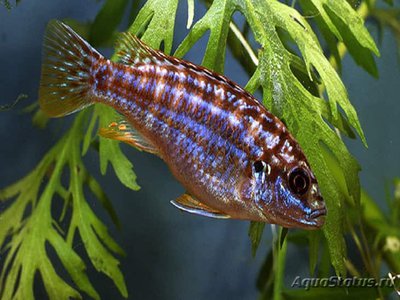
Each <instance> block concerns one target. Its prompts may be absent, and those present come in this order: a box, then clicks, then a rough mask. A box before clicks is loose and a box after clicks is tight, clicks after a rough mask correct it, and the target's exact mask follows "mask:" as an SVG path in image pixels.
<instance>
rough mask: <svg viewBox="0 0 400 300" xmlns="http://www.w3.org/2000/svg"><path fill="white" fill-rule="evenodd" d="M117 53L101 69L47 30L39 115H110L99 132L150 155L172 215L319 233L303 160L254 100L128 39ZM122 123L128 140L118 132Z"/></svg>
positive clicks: (315, 194)
mask: <svg viewBox="0 0 400 300" xmlns="http://www.w3.org/2000/svg"><path fill="white" fill-rule="evenodd" d="M65 40H69V42H68V43H66V42H65ZM118 47H119V50H118V52H117V53H118V55H119V61H118V62H111V61H110V60H108V59H106V58H104V57H103V56H101V55H100V54H99V53H98V52H97V51H96V50H95V49H93V48H92V47H91V46H90V45H89V44H88V43H86V42H85V41H84V40H83V39H81V38H80V37H79V36H78V35H77V34H76V33H74V32H73V31H72V30H71V29H70V28H69V27H68V26H66V25H64V24H62V23H60V22H57V21H56V22H54V23H52V24H50V25H49V27H48V30H47V32H46V39H45V46H44V50H45V55H44V57H45V60H44V63H43V71H42V80H41V90H40V92H39V97H40V99H41V100H40V103H41V107H42V109H43V110H44V111H46V112H47V113H48V114H49V115H52V116H61V115H65V114H68V113H71V112H74V111H76V110H79V109H82V108H83V107H85V106H88V105H90V104H92V103H94V102H101V103H103V104H106V105H109V106H112V107H113V108H114V109H115V110H117V111H118V112H120V113H121V114H122V115H123V116H124V120H123V122H125V123H121V124H122V125H123V126H122V127H121V128H122V129H120V127H118V128H115V125H112V124H113V123H112V124H110V126H114V127H113V128H114V129H109V130H108V131H107V130H106V129H104V131H101V132H100V133H102V132H103V134H104V136H107V137H109V138H115V139H118V140H122V141H126V142H128V143H130V144H132V145H134V146H136V147H138V148H140V149H143V150H145V151H149V152H152V153H156V154H158V156H160V157H161V158H162V159H163V160H164V161H165V162H166V163H167V165H168V166H169V168H170V169H171V172H172V173H173V175H174V176H175V177H176V178H177V179H178V180H179V181H180V182H181V183H182V185H183V186H184V187H185V188H186V189H187V192H188V194H187V195H186V196H185V197H183V198H179V199H177V202H175V203H176V204H174V205H177V206H178V207H179V208H181V209H184V210H186V211H189V212H194V213H198V214H202V215H206V216H215V217H221V216H224V217H231V218H238V219H248V220H254V221H264V222H270V223H276V224H280V225H282V226H286V227H302V228H307V229H313V228H318V227H320V226H322V224H323V221H324V218H323V217H324V215H325V214H326V208H325V205H324V202H323V199H322V197H321V195H320V192H319V189H318V184H317V181H316V179H315V176H314V174H313V173H312V171H311V168H310V166H309V164H308V162H307V159H306V157H305V155H304V153H303V152H302V150H301V148H300V146H299V144H298V143H297V142H296V140H295V139H294V138H293V136H292V135H291V134H290V133H289V132H288V130H287V129H286V126H285V125H284V124H283V123H282V122H281V121H280V120H279V119H278V118H277V117H275V116H274V115H273V114H271V113H270V112H269V111H268V110H266V108H265V107H264V106H263V105H262V104H260V103H259V102H258V101H257V99H255V98H254V97H253V96H252V95H251V94H249V93H248V92H247V91H245V90H244V89H242V88H241V87H239V86H238V85H237V84H235V83H234V82H232V81H230V80H229V79H227V78H226V77H224V76H222V75H219V74H216V73H214V72H212V71H210V70H208V69H206V68H203V67H201V66H197V65H194V64H192V63H190V62H187V61H184V60H180V59H178V58H174V57H170V56H167V55H165V54H163V53H162V52H160V51H156V50H153V49H151V48H149V47H147V46H146V45H144V44H143V43H142V42H141V41H140V40H138V39H137V38H136V37H134V36H132V35H130V34H125V35H124V38H123V39H122V40H121V42H120V45H119V46H118ZM118 47H117V49H118ZM70 48H72V49H70ZM47 57H48V58H47ZM80 57H81V58H80ZM53 70H56V73H57V75H56V76H54V75H53V72H54V71H53ZM61 79H64V81H62V80H61ZM66 81H68V82H66ZM61 100H63V101H64V102H63V103H64V107H62V106H61V102H60V101H61ZM59 102H60V104H57V103H59ZM115 124H117V123H115ZM125 124H128V125H129V126H130V127H132V128H133V129H132V130H134V131H135V132H137V133H134V131H132V132H131V133H129V130H131V129H129V130H128V132H125V131H124V128H126V125H125ZM185 199H186V200H185ZM185 201H186V202H185ZM188 201H189V202H188Z"/></svg>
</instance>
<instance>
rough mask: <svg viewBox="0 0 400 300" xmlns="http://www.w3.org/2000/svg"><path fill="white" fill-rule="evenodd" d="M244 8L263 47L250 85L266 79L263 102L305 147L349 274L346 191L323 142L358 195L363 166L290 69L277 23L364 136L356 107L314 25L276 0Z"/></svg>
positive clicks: (339, 260) (338, 262)
mask: <svg viewBox="0 0 400 300" xmlns="http://www.w3.org/2000/svg"><path fill="white" fill-rule="evenodd" d="M240 10H241V11H242V12H243V14H244V15H245V17H246V19H247V20H248V22H249V24H250V26H251V28H252V29H253V32H254V33H255V38H256V40H257V41H258V42H259V43H260V44H261V46H262V47H263V50H261V51H260V54H259V59H260V64H259V67H258V68H259V72H256V73H255V74H254V75H253V77H252V79H251V80H250V84H251V89H250V91H254V87H257V82H258V84H261V86H262V87H263V91H264V93H263V98H264V103H265V104H266V106H267V107H268V108H269V109H270V110H271V111H272V112H274V113H275V114H276V115H278V116H279V117H280V118H281V119H283V120H284V121H285V123H286V124H287V126H288V127H289V129H290V131H291V132H292V133H293V134H294V135H295V136H296V138H297V140H298V141H299V143H300V145H301V146H302V148H303V150H304V151H305V153H306V155H307V157H308V159H309V161H310V164H311V166H312V168H313V170H314V173H315V174H316V176H317V178H318V181H319V185H320V188H321V191H322V194H323V196H324V198H325V200H326V202H327V206H328V217H327V220H326V224H325V226H324V233H325V236H326V238H327V240H328V243H329V248H330V251H331V258H332V264H333V265H334V266H335V268H336V271H337V272H338V273H339V274H344V273H345V265H344V262H343V257H345V253H346V251H345V249H346V247H345V243H344V240H343V228H342V225H341V224H342V215H343V213H342V202H341V201H342V199H343V198H344V195H343V194H342V191H341V190H340V188H339V186H338V183H337V182H335V180H332V170H331V169H330V168H329V166H328V165H327V162H326V159H325V157H324V156H323V154H322V153H321V149H322V147H328V148H329V149H330V150H331V151H332V153H333V155H334V156H335V157H336V158H337V159H338V160H340V167H341V169H342V170H343V172H344V173H345V178H346V182H347V189H348V193H350V195H351V196H352V197H353V198H355V199H357V198H358V191H359V183H358V175H357V173H358V170H359V167H358V164H357V163H356V161H355V160H354V158H353V157H352V156H351V155H350V154H349V152H348V151H347V149H346V147H345V145H344V144H343V142H342V141H341V139H340V138H339V137H338V136H337V134H336V133H335V132H334V131H333V130H332V129H331V128H330V126H329V124H327V123H326V120H324V119H323V118H322V112H323V110H324V109H322V106H323V105H326V104H325V103H321V102H319V100H317V99H318V98H316V97H314V96H313V95H311V94H310V93H309V92H308V91H307V90H305V89H304V87H303V86H302V84H301V83H300V82H299V81H298V80H297V79H296V77H295V76H294V75H293V73H292V71H291V69H290V63H291V55H290V54H289V52H288V51H287V50H286V49H285V48H284V47H283V45H282V43H281V41H280V39H279V36H278V34H277V32H276V27H280V28H282V29H283V30H285V31H287V32H288V34H289V35H290V36H291V38H292V39H293V40H294V42H295V43H296V44H297V45H298V47H299V50H300V52H301V54H302V56H303V58H304V61H305V64H306V66H307V67H308V70H309V73H310V67H311V66H313V67H314V68H315V69H316V71H317V72H318V73H319V75H320V77H321V81H322V82H323V83H324V84H325V86H326V88H327V95H328V97H329V102H328V103H329V107H330V109H331V114H332V116H333V118H332V119H333V120H338V117H339V113H338V110H337V104H339V105H340V106H341V107H342V109H343V111H344V113H345V115H346V116H347V118H348V121H349V124H351V126H352V127H353V128H355V129H356V130H357V132H358V133H359V135H360V136H361V138H362V139H363V140H364V136H363V133H362V130H361V126H360V124H359V122H358V118H357V115H356V112H355V110H354V108H353V107H352V106H351V104H350V102H349V100H348V98H347V93H346V90H345V88H344V86H343V83H342V82H341V80H340V78H339V77H338V75H337V73H336V72H335V70H334V69H333V68H332V67H331V65H330V63H329V61H328V60H327V59H326V58H325V57H324V55H323V53H322V50H321V48H320V46H319V43H318V41H317V39H316V37H315V36H314V34H313V32H312V29H311V28H310V27H309V25H308V24H307V22H306V21H305V20H304V19H303V18H302V17H301V16H300V15H299V14H298V12H297V11H295V10H294V9H293V8H290V7H288V6H286V5H284V4H282V3H280V2H275V1H268V2H250V1H242V2H241V7H240ZM249 87H250V86H247V87H246V88H247V89H249ZM321 143H322V145H324V146H322V145H321Z"/></svg>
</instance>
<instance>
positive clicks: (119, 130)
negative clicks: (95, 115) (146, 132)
mask: <svg viewBox="0 0 400 300" xmlns="http://www.w3.org/2000/svg"><path fill="white" fill-rule="evenodd" d="M99 134H100V135H101V136H102V137H105V138H109V139H113V140H117V141H121V142H124V143H127V144H129V145H131V146H133V147H135V148H137V149H139V150H141V151H146V152H149V153H153V154H156V155H158V151H157V149H156V148H155V147H154V145H153V144H152V143H150V142H149V141H148V140H147V139H145V138H144V137H142V135H140V133H139V132H137V130H136V129H135V128H133V127H132V126H131V125H130V124H129V123H128V122H127V121H126V120H120V121H118V122H112V123H110V125H108V127H107V128H100V130H99Z"/></svg>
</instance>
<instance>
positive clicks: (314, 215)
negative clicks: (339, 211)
mask: <svg viewBox="0 0 400 300" xmlns="http://www.w3.org/2000/svg"><path fill="white" fill-rule="evenodd" d="M326 213H327V210H326V208H325V207H323V208H320V209H315V210H313V211H312V212H311V213H310V214H309V215H308V217H307V219H308V221H309V222H311V223H313V224H314V226H315V227H316V228H320V227H322V225H324V223H325V217H326Z"/></svg>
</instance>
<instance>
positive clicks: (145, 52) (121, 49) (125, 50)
mask: <svg viewBox="0 0 400 300" xmlns="http://www.w3.org/2000/svg"><path fill="white" fill-rule="evenodd" d="M115 48H116V49H117V56H118V62H119V63H123V64H126V65H135V64H138V63H150V62H152V63H155V64H158V63H159V61H160V60H164V59H165V58H166V56H165V54H164V53H162V52H161V51H158V50H154V49H151V48H150V47H149V46H147V45H146V44H144V43H143V42H142V41H141V40H139V39H138V38H137V37H136V36H135V35H133V34H132V33H130V32H124V33H122V34H121V35H120V37H119V39H118V40H117V42H116V46H115Z"/></svg>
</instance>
